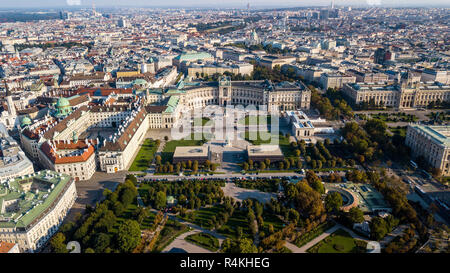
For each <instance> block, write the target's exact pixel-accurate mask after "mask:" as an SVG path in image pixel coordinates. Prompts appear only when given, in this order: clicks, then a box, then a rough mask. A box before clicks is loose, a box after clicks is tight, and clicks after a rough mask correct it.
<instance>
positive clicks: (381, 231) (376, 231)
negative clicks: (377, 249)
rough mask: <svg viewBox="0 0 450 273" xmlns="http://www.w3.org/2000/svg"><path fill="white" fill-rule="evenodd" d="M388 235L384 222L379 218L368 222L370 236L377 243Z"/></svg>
mask: <svg viewBox="0 0 450 273" xmlns="http://www.w3.org/2000/svg"><path fill="white" fill-rule="evenodd" d="M387 233H388V229H387V224H386V221H384V219H383V218H381V217H378V216H376V217H373V218H372V221H370V236H371V237H372V238H373V239H375V240H377V241H379V240H381V239H383V237H384V236H386V234H387Z"/></svg>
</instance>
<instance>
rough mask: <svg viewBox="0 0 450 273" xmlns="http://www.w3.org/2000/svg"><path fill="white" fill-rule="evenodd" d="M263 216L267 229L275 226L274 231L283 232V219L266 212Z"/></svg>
mask: <svg viewBox="0 0 450 273" xmlns="http://www.w3.org/2000/svg"><path fill="white" fill-rule="evenodd" d="M262 216H263V220H264V228H265V229H267V228H269V225H270V224H271V225H272V226H273V229H274V230H275V231H278V230H281V229H282V228H283V227H284V223H283V221H281V219H280V218H278V217H277V216H276V215H274V214H269V213H266V212H264V213H263V215H262Z"/></svg>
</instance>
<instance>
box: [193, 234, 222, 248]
mask: <svg viewBox="0 0 450 273" xmlns="http://www.w3.org/2000/svg"><path fill="white" fill-rule="evenodd" d="M185 240H186V241H188V242H191V243H193V244H196V245H198V246H201V247H203V248H206V249H208V250H211V251H213V252H216V251H217V250H219V247H220V246H219V240H217V238H216V237H214V236H212V235H210V234H208V233H204V232H201V233H196V234H191V235H189V236H187V237H186V238H185Z"/></svg>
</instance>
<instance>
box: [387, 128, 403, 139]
mask: <svg viewBox="0 0 450 273" xmlns="http://www.w3.org/2000/svg"><path fill="white" fill-rule="evenodd" d="M389 131H391V132H392V133H393V134H396V135H400V136H402V137H406V126H405V127H400V126H398V127H389Z"/></svg>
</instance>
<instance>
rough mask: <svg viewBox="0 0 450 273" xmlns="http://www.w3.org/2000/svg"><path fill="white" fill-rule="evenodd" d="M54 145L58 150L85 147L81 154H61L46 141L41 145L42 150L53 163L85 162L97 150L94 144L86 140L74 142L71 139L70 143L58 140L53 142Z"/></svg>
mask: <svg viewBox="0 0 450 273" xmlns="http://www.w3.org/2000/svg"><path fill="white" fill-rule="evenodd" d="M53 143H54V146H55V147H56V149H57V150H82V149H84V151H83V153H82V154H81V155H76V156H63V157H61V156H59V155H58V154H57V153H56V151H55V150H54V149H53V148H52V146H50V144H49V143H48V142H44V143H42V145H41V150H42V152H44V154H45V155H46V156H47V157H48V158H49V159H50V160H51V161H52V162H53V164H68V163H76V162H85V161H86V160H88V159H89V158H90V157H91V156H92V155H93V154H94V152H95V150H94V146H92V145H89V146H88V145H87V144H86V143H85V141H78V142H77V143H73V142H72V141H70V142H69V143H64V141H56V142H53Z"/></svg>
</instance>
